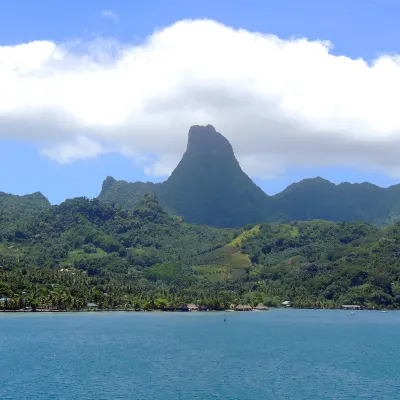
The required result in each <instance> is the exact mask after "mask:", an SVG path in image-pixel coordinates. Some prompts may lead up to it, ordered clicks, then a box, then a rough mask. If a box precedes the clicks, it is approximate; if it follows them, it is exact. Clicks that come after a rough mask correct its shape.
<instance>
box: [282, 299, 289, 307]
mask: <svg viewBox="0 0 400 400" xmlns="http://www.w3.org/2000/svg"><path fill="white" fill-rule="evenodd" d="M281 306H282V307H291V306H292V303H291V302H290V301H289V300H286V301H284V302H283V303H282V304H281Z"/></svg>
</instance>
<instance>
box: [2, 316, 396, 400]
mask: <svg viewBox="0 0 400 400" xmlns="http://www.w3.org/2000/svg"><path fill="white" fill-rule="evenodd" d="M225 315H226V322H224V314H223V313H212V312H209V313H200V312H197V313H196V312H192V313H134V312H127V313H124V312H109V313H98V312H92V313H24V314H22V313H21V314H18V313H15V314H9V313H0V399H1V400H11V399H12V400H23V399H35V400H47V399H68V400H70V399H71V400H72V399H80V400H89V399H90V400H92V399H93V400H95V399H96V400H115V399H138V400H139V399H140V400H141V399H146V400H158V399H160V400H176V399H182V400H192V399H193V400H196V399H202V400H203V399H204V400H206V399H207V400H211V399H227V400H267V399H274V400H280V399H302V400H303V399H304V400H322V399H335V400H338V399H363V400H364V399H374V400H377V399H391V400H393V399H396V398H400V346H399V343H400V342H399V338H400V312H396V311H393V312H388V313H381V312H378V311H356V312H355V313H354V315H351V314H350V313H349V312H347V311H327V310H270V311H267V312H242V313H240V312H235V313H226V314H225Z"/></svg>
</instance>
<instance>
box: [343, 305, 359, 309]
mask: <svg viewBox="0 0 400 400" xmlns="http://www.w3.org/2000/svg"><path fill="white" fill-rule="evenodd" d="M342 308H343V309H344V310H361V306H358V305H355V304H345V305H343V306H342Z"/></svg>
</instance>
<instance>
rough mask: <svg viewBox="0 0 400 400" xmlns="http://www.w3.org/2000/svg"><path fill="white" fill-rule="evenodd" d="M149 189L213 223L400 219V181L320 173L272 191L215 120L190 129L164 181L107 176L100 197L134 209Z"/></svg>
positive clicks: (178, 210)
mask: <svg viewBox="0 0 400 400" xmlns="http://www.w3.org/2000/svg"><path fill="white" fill-rule="evenodd" d="M145 193H154V194H156V195H157V196H158V198H159V200H160V203H161V204H162V206H164V207H165V208H166V209H167V210H168V211H170V212H173V213H175V214H177V215H180V216H182V217H183V218H184V219H185V221H187V222H190V223H194V224H206V225H210V226H214V227H236V226H242V225H245V224H247V223H254V222H263V221H264V222H267V221H268V222H273V221H280V222H284V221H297V220H299V221H301V220H303V221H305V220H313V219H324V220H329V221H367V222H371V223H373V224H376V225H378V226H383V225H387V224H391V223H394V222H396V221H397V220H398V219H399V218H400V185H395V186H391V187H389V188H381V187H378V186H376V185H372V184H370V183H367V182H364V183H360V184H351V183H348V182H345V183H341V184H339V185H335V184H333V183H331V182H329V181H327V180H325V179H322V178H319V177H317V178H313V179H304V180H302V181H301V182H298V183H294V184H292V185H290V186H289V187H287V188H286V189H285V190H284V191H282V192H281V193H278V194H276V195H274V196H268V195H267V194H266V193H264V192H263V191H262V190H261V189H260V188H259V187H258V186H257V185H255V184H254V182H252V180H251V179H250V178H249V177H248V176H247V175H246V174H245V173H244V172H243V171H242V169H241V168H240V165H239V163H238V161H237V159H236V157H235V155H234V152H233V149H232V146H231V144H230V143H229V141H228V140H227V139H226V138H225V137H224V136H223V135H222V134H220V133H219V132H217V131H216V130H215V129H214V127H212V126H211V125H207V126H192V127H191V128H190V130H189V139H188V145H187V150H186V152H185V154H184V155H183V157H182V159H181V161H180V162H179V164H178V166H177V167H176V168H175V170H174V171H173V173H172V174H171V176H170V177H169V178H168V179H167V180H166V181H165V182H163V183H158V184H154V183H150V182H146V183H144V182H135V183H128V182H125V181H117V180H115V179H114V178H111V177H108V178H107V179H106V180H105V181H104V183H103V188H102V191H101V193H100V195H99V200H100V201H102V202H105V203H109V204H117V205H119V206H121V207H125V208H128V209H130V208H132V207H133V206H134V205H135V204H136V202H137V201H138V200H139V199H140V198H141V197H142V196H143V195H144V194H145Z"/></svg>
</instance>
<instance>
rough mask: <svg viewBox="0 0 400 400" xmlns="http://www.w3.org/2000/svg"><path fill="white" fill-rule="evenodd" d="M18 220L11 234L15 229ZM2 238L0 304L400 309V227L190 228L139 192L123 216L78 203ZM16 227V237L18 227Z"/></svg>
mask: <svg viewBox="0 0 400 400" xmlns="http://www.w3.org/2000/svg"><path fill="white" fill-rule="evenodd" d="M13 223H14V225H15V226H14V227H13V226H12V224H13ZM10 224H11V225H10V226H9V228H10V229H9V230H8V231H7V232H4V231H1V234H0V298H2V297H6V298H8V300H7V302H6V303H4V302H3V303H1V304H0V309H1V308H2V307H3V308H4V307H5V308H8V309H19V308H21V307H25V306H33V307H41V306H43V305H47V306H52V307H56V308H58V309H80V308H84V307H85V304H86V303H87V302H95V303H96V304H98V306H99V307H100V308H104V309H108V308H113V309H115V308H118V309H120V308H122V309H124V308H129V309H132V308H134V309H174V308H176V307H178V306H179V304H182V303H189V302H195V303H200V304H204V305H206V306H207V307H208V308H214V309H220V308H223V307H228V306H229V305H230V304H231V303H245V304H247V303H250V304H258V303H260V302H263V303H264V304H267V305H269V306H274V305H275V306H276V305H279V304H280V303H281V302H282V301H284V300H290V301H292V302H293V305H295V306H300V307H325V308H333V307H340V306H341V305H342V304H346V303H347V304H348V303H355V304H360V305H364V306H368V307H376V308H400V261H399V260H400V251H399V249H400V225H391V226H388V227H386V228H377V227H376V226H374V225H371V224H368V223H365V222H342V223H334V222H327V221H321V220H316V221H309V222H294V223H291V224H278V223H272V224H271V223H264V224H258V225H253V226H252V225H249V226H247V227H246V228H245V229H215V228H210V227H207V226H199V225H190V224H187V223H185V222H183V221H182V219H181V218H180V217H177V216H174V215H170V214H168V213H166V212H165V211H164V209H163V208H162V207H161V205H160V204H159V202H158V199H157V197H156V196H155V195H145V196H144V197H143V198H142V199H141V200H140V201H139V202H138V203H136V205H135V207H134V208H133V209H132V210H130V211H128V210H124V209H122V208H120V207H116V206H112V205H105V204H103V203H101V202H100V201H99V200H88V199H86V198H76V199H72V200H68V201H66V202H64V203H62V204H61V205H59V206H53V207H49V208H48V209H46V210H45V211H42V212H41V213H39V214H38V213H37V212H32V213H31V214H25V215H24V216H23V217H20V218H15V219H14V220H13V221H11V222H10ZM17 228H18V229H17Z"/></svg>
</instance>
